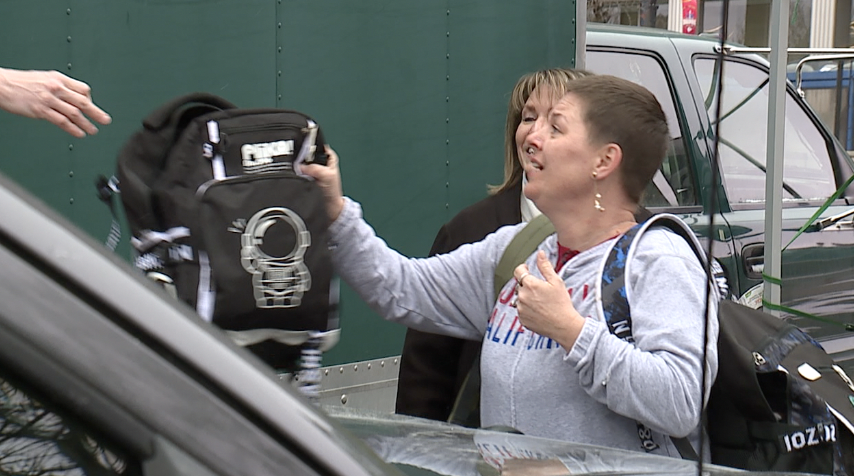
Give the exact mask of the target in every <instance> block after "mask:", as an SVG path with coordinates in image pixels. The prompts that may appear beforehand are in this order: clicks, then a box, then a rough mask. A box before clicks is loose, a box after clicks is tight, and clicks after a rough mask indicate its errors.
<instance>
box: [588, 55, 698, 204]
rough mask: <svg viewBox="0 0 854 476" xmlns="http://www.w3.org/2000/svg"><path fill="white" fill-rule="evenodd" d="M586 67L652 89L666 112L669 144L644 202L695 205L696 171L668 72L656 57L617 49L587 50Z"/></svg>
mask: <svg viewBox="0 0 854 476" xmlns="http://www.w3.org/2000/svg"><path fill="white" fill-rule="evenodd" d="M586 61H587V65H586V67H587V69H589V70H590V71H592V72H594V73H598V74H610V75H613V76H618V77H621V78H624V79H628V80H630V81H634V82H635V83H637V84H640V85H642V86H644V87H645V88H647V89H649V90H650V91H652V93H653V94H655V97H656V98H657V99H658V102H659V103H660V104H661V107H662V109H664V114H665V115H666V116H667V124H668V126H669V127H670V146H669V147H668V149H667V157H665V159H664V162H662V164H661V170H660V172H659V173H658V174H656V176H655V177H654V178H653V181H652V183H651V184H650V186H649V187H647V190H646V193H645V194H644V198H643V205H645V206H647V207H660V206H677V205H683V206H684V205H696V204H697V197H696V189H695V187H694V179H693V172H692V169H691V164H690V162H689V160H688V154H687V152H686V148H685V141H684V139H683V137H682V126H681V123H680V121H679V114H678V113H677V111H676V102H675V101H674V99H673V92H672V90H671V89H670V83H669V82H668V81H667V75H666V73H665V71H664V67H663V66H662V64H661V62H660V61H658V60H657V59H656V58H654V57H652V56H649V55H643V54H636V53H628V52H617V51H588V52H587V59H586Z"/></svg>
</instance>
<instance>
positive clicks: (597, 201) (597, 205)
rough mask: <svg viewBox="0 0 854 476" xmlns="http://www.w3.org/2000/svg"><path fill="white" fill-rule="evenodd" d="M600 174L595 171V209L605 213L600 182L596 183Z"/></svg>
mask: <svg viewBox="0 0 854 476" xmlns="http://www.w3.org/2000/svg"><path fill="white" fill-rule="evenodd" d="M598 175H599V174H597V173H596V171H593V208H595V209H597V210H599V211H600V212H604V211H605V207H603V206H602V203H601V202H600V200H602V195H601V194H600V193H599V186H598V182H597V181H596V177H597V176H598Z"/></svg>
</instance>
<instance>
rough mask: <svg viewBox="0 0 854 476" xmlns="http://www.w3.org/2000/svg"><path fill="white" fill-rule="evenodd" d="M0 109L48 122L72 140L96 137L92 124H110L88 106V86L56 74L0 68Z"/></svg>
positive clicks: (93, 107)
mask: <svg viewBox="0 0 854 476" xmlns="http://www.w3.org/2000/svg"><path fill="white" fill-rule="evenodd" d="M0 109H4V110H6V111H8V112H11V113H13V114H19V115H21V116H25V117H31V118H33V119H44V120H46V121H49V122H52V123H54V124H56V125H57V126H59V128H60V129H62V130H64V131H65V132H68V133H69V134H71V135H73V136H74V137H85V136H86V134H90V135H91V134H95V133H97V132H98V128H97V127H96V126H95V124H93V123H92V121H95V122H97V123H99V124H105V125H106V124H109V123H110V122H111V121H112V119H111V118H110V115H109V114H107V113H106V112H104V111H103V110H101V109H100V108H99V107H98V106H96V105H95V103H93V102H92V94H91V88H89V85H88V84H86V83H84V82H82V81H77V80H76V79H72V78H69V77H68V76H66V75H64V74H62V73H60V72H58V71H22V70H15V69H6V68H0ZM87 116H88V118H87ZM90 119H91V120H90Z"/></svg>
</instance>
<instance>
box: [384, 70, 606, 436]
mask: <svg viewBox="0 0 854 476" xmlns="http://www.w3.org/2000/svg"><path fill="white" fill-rule="evenodd" d="M589 75H590V73H588V72H586V71H580V70H572V69H545V70H541V71H537V72H534V73H529V74H526V75H525V76H522V77H521V78H520V79H519V81H518V82H516V86H514V87H513V92H512V93H511V95H510V102H509V104H508V108H507V120H506V123H505V130H504V183H502V184H501V185H499V186H496V187H491V189H490V196H489V197H487V198H485V199H483V200H481V201H479V202H477V203H475V204H474V205H471V206H470V207H468V208H466V209H464V210H462V211H461V212H460V213H458V214H457V215H456V216H454V218H452V219H451V221H449V222H448V223H446V224H445V225H443V226H442V228H441V229H440V230H439V233H438V234H437V235H436V239H435V240H434V241H433V247H432V248H431V249H430V256H433V255H437V254H442V253H448V252H451V251H453V250H455V249H457V248H458V247H459V246H460V245H463V244H465V243H474V242H476V241H480V240H482V239H483V238H484V237H485V236H486V235H488V234H489V233H492V232H494V231H495V230H497V229H498V228H500V227H502V226H504V225H515V224H517V223H519V222H521V221H526V222H527V221H530V220H531V219H532V218H534V217H535V216H537V215H538V214H539V213H540V212H539V210H537V207H536V206H534V204H533V203H532V202H531V201H530V200H528V199H527V198H525V196H524V195H523V194H522V182H523V181H524V177H523V170H522V163H521V161H520V159H519V158H520V156H521V155H522V153H521V145H522V141H523V140H524V138H525V136H526V135H527V133H528V131H529V130H530V129H531V128H532V127H534V125H535V123H536V122H537V120H538V119H539V118H545V117H546V115H547V114H548V111H549V109H551V107H552V105H553V104H552V103H553V99H554V98H560V97H562V96H563V94H564V92H565V91H566V84H567V83H568V82H569V81H572V80H573V79H576V78H580V77H584V76H589ZM535 89H536V90H537V91H539V94H534V95H532V93H533V91H534V90H535ZM529 99H530V101H529ZM526 103H527V107H526ZM523 109H524V111H525V113H524V115H523V113H522V112H523ZM480 345H481V343H480V339H478V340H476V341H475V340H465V339H458V338H455V337H449V336H445V335H440V334H432V333H429V332H422V331H419V330H416V329H409V330H407V331H406V338H405V339H404V342H403V352H402V356H401V362H400V373H399V377H398V385H397V399H396V401H395V411H396V412H397V413H401V414H405V415H414V416H418V417H422V418H430V419H433V420H441V421H446V420H447V419H448V416H449V415H450V413H451V408H452V406H453V403H454V400H455V398H456V395H457V393H458V392H459V390H460V387H461V385H462V383H463V381H464V379H465V377H466V375H467V374H468V372H469V370H470V369H471V367H472V365H473V364H474V362H475V360H476V358H477V355H478V353H479V351H480Z"/></svg>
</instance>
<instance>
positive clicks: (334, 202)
mask: <svg viewBox="0 0 854 476" xmlns="http://www.w3.org/2000/svg"><path fill="white" fill-rule="evenodd" d="M326 154H327V155H328V156H329V158H328V159H327V160H326V165H320V164H308V165H303V166H301V168H300V169H301V171H302V173H304V174H306V175H308V176H310V177H312V178H313V179H314V180H315V181H317V184H318V185H319V186H320V189H321V190H323V196H324V197H326V213H327V214H328V215H329V219H330V220H332V221H335V219H337V218H338V215H340V214H341V210H343V209H344V192H343V191H342V190H343V189H342V188H341V170H339V169H338V154H336V153H335V151H334V150H332V148H331V147H329V146H326Z"/></svg>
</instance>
